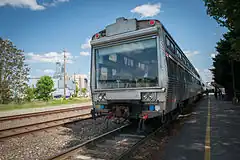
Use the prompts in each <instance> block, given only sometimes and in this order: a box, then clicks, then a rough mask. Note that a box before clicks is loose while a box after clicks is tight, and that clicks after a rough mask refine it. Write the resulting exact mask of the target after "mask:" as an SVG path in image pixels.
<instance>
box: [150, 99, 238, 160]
mask: <svg viewBox="0 0 240 160" xmlns="http://www.w3.org/2000/svg"><path fill="white" fill-rule="evenodd" d="M160 157H161V158H160ZM160 157H156V159H161V160H162V159H163V160H210V159H211V160H240V106H234V105H232V103H231V102H227V101H222V100H216V99H215V97H214V96H209V97H206V96H205V97H204V99H203V100H201V101H200V102H199V104H197V106H196V107H195V108H194V111H193V114H192V116H191V117H189V119H188V120H186V122H184V125H183V126H182V128H181V129H180V131H179V133H177V134H176V135H173V136H172V137H170V138H169V141H168V143H167V144H165V147H164V151H163V153H162V155H161V156H160ZM154 159H155V158H154Z"/></svg>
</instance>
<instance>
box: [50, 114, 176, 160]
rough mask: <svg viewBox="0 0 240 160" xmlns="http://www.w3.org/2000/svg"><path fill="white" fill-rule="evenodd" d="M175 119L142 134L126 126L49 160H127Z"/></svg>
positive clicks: (128, 125)
mask: <svg viewBox="0 0 240 160" xmlns="http://www.w3.org/2000/svg"><path fill="white" fill-rule="evenodd" d="M177 117H178V115H175V117H174V118H173V120H171V121H169V122H168V123H166V124H163V125H161V126H159V125H155V126H152V127H150V128H148V130H147V132H144V133H137V132H136V129H137V128H136V127H133V126H132V125H131V124H126V125H124V126H121V127H119V128H117V129H115V130H112V131H110V132H107V133H105V134H102V135H100V136H98V137H95V138H93V139H90V140H88V141H86V142H84V143H82V144H79V145H77V146H75V147H73V148H70V149H68V150H66V151H63V152H62V153H59V154H58V155H55V156H53V157H50V158H49V160H50V159H51V160H75V159H78V160H86V159H89V160H90V159H91V160H112V159H114V160H115V159H117V160H127V159H129V157H130V156H131V153H132V152H133V151H134V150H135V149H136V148H137V147H139V146H140V145H141V144H142V143H144V142H145V141H147V140H148V139H150V138H152V137H153V136H154V135H155V134H156V133H157V132H163V133H164V132H165V131H166V126H168V125H169V124H170V123H172V122H173V121H174V120H176V119H177ZM134 126H136V125H134Z"/></svg>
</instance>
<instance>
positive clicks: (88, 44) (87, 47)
mask: <svg viewBox="0 0 240 160" xmlns="http://www.w3.org/2000/svg"><path fill="white" fill-rule="evenodd" d="M90 41H91V39H86V42H85V43H84V44H82V45H81V48H82V49H89V48H91V45H90Z"/></svg>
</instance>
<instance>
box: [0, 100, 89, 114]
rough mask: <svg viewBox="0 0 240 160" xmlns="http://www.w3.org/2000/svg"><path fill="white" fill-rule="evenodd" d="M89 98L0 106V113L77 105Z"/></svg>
mask: <svg viewBox="0 0 240 160" xmlns="http://www.w3.org/2000/svg"><path fill="white" fill-rule="evenodd" d="M90 101H91V99H90V98H73V99H66V100H63V99H62V100H61V99H56V100H51V101H48V102H43V101H35V102H29V103H25V104H6V105H4V104H0V112H1V111H7V110H16V109H26V108H40V107H46V106H60V105H66V104H78V103H84V102H90Z"/></svg>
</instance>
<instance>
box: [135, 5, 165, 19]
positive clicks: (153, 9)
mask: <svg viewBox="0 0 240 160" xmlns="http://www.w3.org/2000/svg"><path fill="white" fill-rule="evenodd" d="M160 8H161V4H160V3H157V4H143V5H140V6H137V7H136V8H134V9H132V10H131V12H132V13H138V14H140V15H141V17H142V18H144V17H153V16H156V15H157V14H159V13H160Z"/></svg>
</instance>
